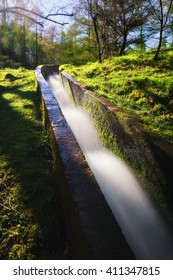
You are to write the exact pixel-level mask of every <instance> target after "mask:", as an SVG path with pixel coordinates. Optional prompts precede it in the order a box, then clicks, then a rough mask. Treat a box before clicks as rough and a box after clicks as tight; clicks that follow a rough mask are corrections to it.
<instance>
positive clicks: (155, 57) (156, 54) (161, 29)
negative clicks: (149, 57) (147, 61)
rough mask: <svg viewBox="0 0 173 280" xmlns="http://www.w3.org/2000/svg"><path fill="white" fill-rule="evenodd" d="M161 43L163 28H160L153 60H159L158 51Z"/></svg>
mask: <svg viewBox="0 0 173 280" xmlns="http://www.w3.org/2000/svg"><path fill="white" fill-rule="evenodd" d="M162 41H163V27H161V28H160V36H159V44H158V47H157V51H156V53H155V56H154V60H157V59H158V58H159V53H160V49H161V47H162Z"/></svg>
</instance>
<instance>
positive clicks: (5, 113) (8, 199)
mask: <svg viewBox="0 0 173 280" xmlns="http://www.w3.org/2000/svg"><path fill="white" fill-rule="evenodd" d="M7 73H8V74H13V76H15V78H14V77H9V78H8V77H6V78H5V76H6V74H7ZM39 102H40V100H39V97H38V95H37V93H36V84H35V73H34V71H28V70H25V69H23V68H19V69H18V70H13V69H3V70H1V71H0V259H58V258H62V257H63V250H64V245H63V234H62V231H61V223H60V219H61V215H60V207H59V202H58V193H57V190H56V189H55V185H54V181H53V176H52V175H53V171H52V170H53V169H52V166H51V157H50V153H49V145H48V137H47V135H46V133H45V131H44V130H43V128H42V120H41V112H40V110H39V108H40V106H39V104H40V103H39Z"/></svg>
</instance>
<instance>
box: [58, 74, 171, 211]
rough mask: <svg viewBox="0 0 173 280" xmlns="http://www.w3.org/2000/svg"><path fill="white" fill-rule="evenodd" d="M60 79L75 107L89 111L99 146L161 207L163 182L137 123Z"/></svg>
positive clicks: (66, 77) (64, 76)
mask: <svg viewBox="0 0 173 280" xmlns="http://www.w3.org/2000/svg"><path fill="white" fill-rule="evenodd" d="M60 76H61V79H62V82H63V85H64V87H65V88H66V90H67V91H68V92H69V95H70V96H71V98H72V99H73V100H74V102H75V104H76V105H77V106H81V107H83V108H84V109H85V110H87V111H88V113H89V115H90V116H91V118H92V120H93V121H94V123H95V127H96V129H97V132H98V135H99V137H100V140H101V142H102V145H103V146H104V147H105V148H107V149H109V150H110V151H112V152H113V153H114V154H115V155H117V156H119V157H120V158H122V159H123V160H124V161H125V162H126V163H127V164H128V165H129V166H130V167H131V169H132V171H133V172H134V173H135V174H136V176H137V177H138V179H139V181H140V182H141V185H142V186H143V188H144V191H145V192H146V193H147V194H148V196H149V197H150V198H151V199H152V200H153V201H155V203H158V205H163V206H164V205H165V197H164V193H165V188H166V186H165V179H164V176H163V174H162V171H161V169H160V167H159V164H158V162H157V160H156V159H155V156H154V154H153V151H152V149H151V147H150V144H149V141H148V139H147V138H146V136H145V135H144V133H143V132H142V129H141V127H140V125H139V122H138V121H137V120H136V119H135V117H132V116H129V115H127V114H126V113H125V112H124V111H123V110H122V109H121V108H119V107H117V106H116V105H114V104H112V103H111V102H110V101H109V100H107V99H106V98H104V97H102V96H100V95H98V94H97V93H94V92H91V91H88V90H86V89H85V88H84V87H83V86H82V85H81V84H80V83H79V82H77V81H76V80H75V79H73V78H72V77H70V76H69V75H68V74H67V73H66V72H62V73H60Z"/></svg>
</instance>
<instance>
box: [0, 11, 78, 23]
mask: <svg viewBox="0 0 173 280" xmlns="http://www.w3.org/2000/svg"><path fill="white" fill-rule="evenodd" d="M16 10H22V11H24V12H27V13H31V14H32V15H35V16H37V17H40V18H42V19H44V20H47V21H50V22H53V23H56V24H60V25H65V24H68V22H64V23H62V22H59V21H56V20H53V19H50V18H49V17H50V16H73V15H74V14H68V13H59V12H58V13H55V14H53V13H52V14H48V15H47V16H43V15H41V14H39V13H37V12H34V11H32V10H29V9H26V8H22V7H8V8H4V9H1V10H0V13H4V12H7V13H8V12H9V13H14V14H19V15H21V16H24V17H26V18H28V19H30V20H32V21H33V22H35V23H37V24H39V25H41V26H42V27H43V24H41V23H40V22H38V21H37V20H35V19H34V18H33V17H30V16H27V15H26V14H23V13H22V12H18V11H16Z"/></svg>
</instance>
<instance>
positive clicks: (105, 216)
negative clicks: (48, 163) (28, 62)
mask: <svg viewBox="0 0 173 280" xmlns="http://www.w3.org/2000/svg"><path fill="white" fill-rule="evenodd" d="M55 72H57V73H58V67H57V66H42V67H37V70H36V76H37V81H38V92H39V93H40V94H41V98H42V103H43V116H44V122H45V127H46V129H47V131H48V133H49V137H50V145H51V150H52V158H53V164H54V169H55V174H56V182H57V188H58V190H59V192H60V197H61V201H62V206H63V212H64V217H65V225H66V231H67V240H68V246H69V256H68V257H69V258H70V259H98V260H100V259H135V257H134V254H133V252H132V251H131V249H130V247H129V245H128V244H127V242H126V240H125V238H124V236H123V234H122V232H121V229H120V227H119V225H118V223H117V222H116V220H115V218H114V216H113V214H112V212H111V210H110V208H109V206H108V204H107V202H106V201H105V198H104V196H103V194H102V192H101V191H100V188H99V186H98V185H97V182H96V180H95V177H94V176H93V174H92V172H91V170H90V168H89V167H88V164H87V162H86V161H85V158H84V156H83V154H82V152H81V150H80V148H79V146H78V143H77V142H76V140H75V138H74V136H73V134H72V132H71V130H70V128H69V126H68V124H67V123H66V121H65V119H64V117H63V115H62V112H61V110H60V108H59V105H58V104H57V101H56V100H55V98H54V96H53V94H52V91H51V90H50V88H49V86H48V85H47V83H46V80H45V79H46V78H47V77H48V76H49V75H51V74H53V73H55ZM43 76H44V77H43ZM44 78H45V79H44ZM66 80H67V77H66ZM69 86H70V84H69ZM73 93H74V92H73ZM78 93H79V92H77V94H78ZM82 94H83V93H82ZM80 98H82V97H79V99H80Z"/></svg>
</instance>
